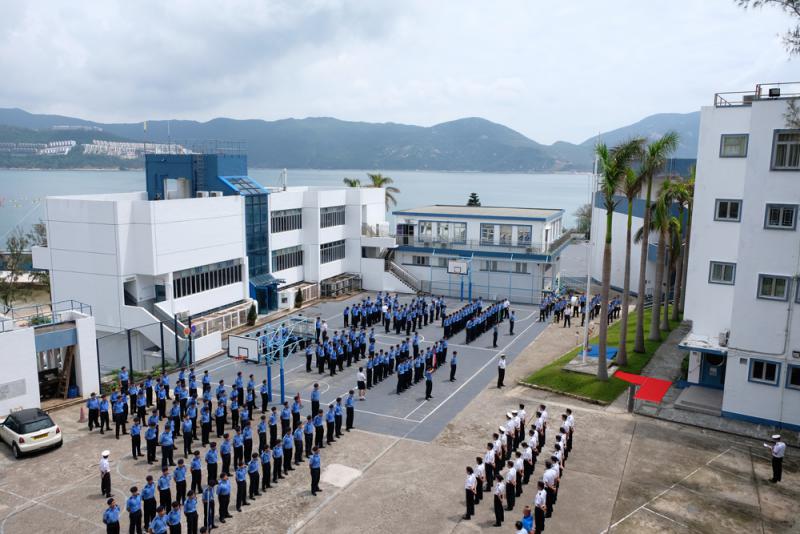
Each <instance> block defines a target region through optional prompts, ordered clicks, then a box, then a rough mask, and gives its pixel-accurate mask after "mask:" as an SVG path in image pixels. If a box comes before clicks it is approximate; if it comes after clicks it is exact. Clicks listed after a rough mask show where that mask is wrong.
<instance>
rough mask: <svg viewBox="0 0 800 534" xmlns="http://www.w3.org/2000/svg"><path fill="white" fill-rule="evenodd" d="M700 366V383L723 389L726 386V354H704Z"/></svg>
mask: <svg viewBox="0 0 800 534" xmlns="http://www.w3.org/2000/svg"><path fill="white" fill-rule="evenodd" d="M702 358H703V362H702V365H701V367H700V385H701V386H706V387H710V388H717V389H723V387H724V386H725V363H726V361H727V359H726V358H725V356H722V355H719V354H703V355H702Z"/></svg>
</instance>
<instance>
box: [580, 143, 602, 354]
mask: <svg viewBox="0 0 800 534" xmlns="http://www.w3.org/2000/svg"><path fill="white" fill-rule="evenodd" d="M596 177H597V156H595V158H594V165H592V174H591V175H589V179H588V180H587V184H586V189H587V190H588V194H589V209H590V213H592V214H594V183H595V180H596ZM592 218H594V217H592ZM589 224H590V225H589V240H588V241H587V242H586V303H585V304H584V306H583V313H584V315H585V319H584V321H583V351H582V353H581V363H583V364H585V363H586V355H587V354H586V353H587V352H588V351H589V299H590V297H591V294H592V247H593V245H592V237H593V236H592V235H591V231H592V227H591V222H590V223H589ZM598 361H599V359H598Z"/></svg>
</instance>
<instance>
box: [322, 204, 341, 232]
mask: <svg viewBox="0 0 800 534" xmlns="http://www.w3.org/2000/svg"><path fill="white" fill-rule="evenodd" d="M344 212H345V207H344V206H331V207H329V208H320V210H319V227H320V228H330V227H331V226H342V225H344Z"/></svg>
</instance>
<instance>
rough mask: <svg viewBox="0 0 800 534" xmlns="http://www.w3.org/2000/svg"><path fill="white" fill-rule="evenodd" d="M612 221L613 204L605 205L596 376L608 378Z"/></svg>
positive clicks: (602, 378) (603, 378) (600, 378)
mask: <svg viewBox="0 0 800 534" xmlns="http://www.w3.org/2000/svg"><path fill="white" fill-rule="evenodd" d="M613 221H614V208H613V206H606V239H605V246H604V247H603V284H602V287H601V288H600V301H601V302H602V304H601V305H600V336H599V340H598V354H597V378H598V379H599V380H608V368H607V367H606V362H607V360H606V351H607V346H606V344H607V343H608V292H609V287H610V285H611V228H612V224H613Z"/></svg>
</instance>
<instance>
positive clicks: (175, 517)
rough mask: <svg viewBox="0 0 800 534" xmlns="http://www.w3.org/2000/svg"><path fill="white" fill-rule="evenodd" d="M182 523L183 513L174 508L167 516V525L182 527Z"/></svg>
mask: <svg viewBox="0 0 800 534" xmlns="http://www.w3.org/2000/svg"><path fill="white" fill-rule="evenodd" d="M180 523H181V511H180V510H179V509H176V508H173V509H172V510H170V511H169V513H168V514H167V524H168V525H180Z"/></svg>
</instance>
